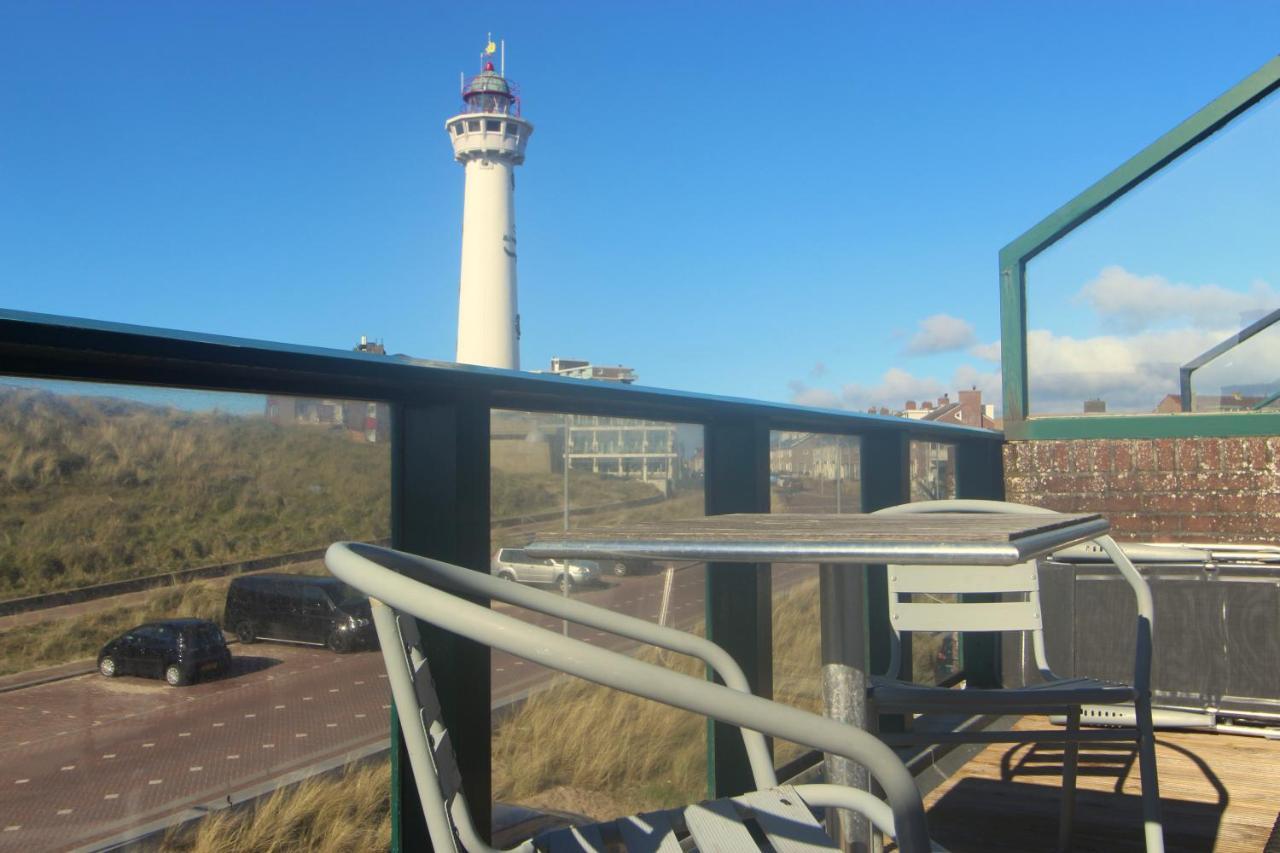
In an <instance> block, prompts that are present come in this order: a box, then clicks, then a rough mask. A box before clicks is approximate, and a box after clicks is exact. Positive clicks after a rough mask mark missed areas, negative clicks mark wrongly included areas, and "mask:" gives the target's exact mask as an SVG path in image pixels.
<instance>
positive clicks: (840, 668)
mask: <svg viewBox="0 0 1280 853" xmlns="http://www.w3.org/2000/svg"><path fill="white" fill-rule="evenodd" d="M1109 529H1110V524H1109V523H1108V522H1107V520H1106V519H1105V518H1103V517H1102V516H1100V515H1097V514H1093V513H1078V514H1066V513H1063V514H1055V515H1030V514H1028V515H1021V514H1014V515H1009V514H989V513H964V512H957V513H936V514H927V515H910V516H903V515H864V514H853V513H850V514H803V515H782V514H779V515H770V514H763V513H736V514H729V515H715V516H707V517H704V518H691V519H682V520H666V521H649V522H638V523H631V524H626V525H621V526H617V527H608V528H603V527H602V528H582V529H576V530H567V531H564V532H556V533H540V534H538V535H537V537H536V538H535V539H534V541H533V542H532V543H530V544H529V545H528V546H527V548H526V550H527V551H528V553H530V554H531V555H534V556H538V557H578V558H589V559H629V558H647V559H654V560H690V561H705V562H708V563H766V562H770V563H773V562H776V563H814V562H816V563H818V564H819V602H820V607H821V613H822V618H821V633H822V693H823V705H824V712H825V713H826V715H827V716H828V717H831V718H833V719H836V720H839V721H841V722H845V723H848V724H850V725H856V726H861V727H865V725H866V691H867V686H868V681H869V673H868V672H867V648H866V643H865V642H864V640H863V635H864V626H863V625H862V623H861V620H862V615H863V613H865V609H864V607H865V601H864V594H863V584H862V583H854V582H851V581H852V580H854V578H853V577H852V574H851V572H850V571H849V568H851V567H853V568H856V567H858V566H868V565H884V564H889V563H898V564H933V565H954V566H957V567H963V566H965V565H976V564H981V565H1003V566H1012V565H1016V564H1018V563H1023V562H1026V561H1027V560H1032V559H1035V558H1037V557H1040V556H1044V555H1045V554H1049V553H1051V552H1053V551H1055V550H1058V549H1059V548H1065V547H1067V546H1069V545H1074V544H1076V543H1079V542H1085V541H1088V540H1090V539H1093V538H1095V537H1098V536H1102V535H1103V534H1105V533H1107V531H1108V530H1109ZM957 570H962V569H960V568H958V569H957ZM827 776H828V780H829V781H833V782H837V783H843V784H852V785H857V786H860V787H862V788H864V789H865V788H866V787H868V781H869V780H868V777H867V774H866V771H865V770H863V769H862V768H860V767H857V766H856V765H851V764H850V763H848V762H845V761H844V760H842V759H836V760H832V759H830V758H829V759H828V761H827ZM842 824H843V829H842V833H841V834H842V835H843V836H844V838H843V839H842V840H843V841H844V842H845V845H846V846H848V845H849V843H850V842H851V841H853V840H854V839H858V840H859V841H858V847H861V846H862V841H861V839H865V838H866V837H867V835H866V833H867V831H868V827H867V826H866V825H865V824H863V825H858V822H845V821H842Z"/></svg>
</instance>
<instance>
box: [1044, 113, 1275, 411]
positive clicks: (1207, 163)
mask: <svg viewBox="0 0 1280 853" xmlns="http://www.w3.org/2000/svg"><path fill="white" fill-rule="evenodd" d="M1278 214H1280V102H1278V101H1277V96H1276V95H1272V96H1270V97H1268V98H1267V99H1266V100H1264V101H1262V102H1260V103H1259V104H1258V105H1257V106H1255V107H1253V108H1252V109H1250V110H1249V111H1248V112H1246V113H1245V114H1244V115H1242V116H1241V117H1240V118H1238V119H1236V120H1235V121H1234V122H1232V123H1231V124H1230V125H1228V126H1227V127H1226V128H1224V129H1223V130H1221V131H1219V132H1218V133H1216V134H1215V135H1213V136H1211V137H1209V139H1208V140H1206V141H1205V142H1202V143H1201V144H1199V145H1198V146H1196V147H1195V148H1193V149H1192V150H1191V151H1190V152H1189V153H1188V154H1185V155H1183V156H1182V157H1180V158H1178V159H1177V160H1176V161H1174V162H1173V163H1172V164H1171V165H1170V166H1167V167H1165V168H1164V169H1163V170H1161V171H1160V172H1158V173H1156V175H1155V176H1154V177H1153V178H1150V179H1148V180H1146V181H1145V182H1143V183H1142V184H1141V185H1139V186H1138V187H1137V188H1136V189H1135V190H1133V191H1132V192H1130V193H1129V194H1127V195H1126V196H1124V197H1122V198H1121V199H1119V200H1118V201H1117V202H1116V203H1115V204H1113V205H1111V206H1110V207H1109V208H1107V209H1106V210H1105V211H1103V212H1102V213H1101V214H1099V215H1098V216H1096V217H1094V218H1093V219H1091V220H1089V221H1088V222H1086V223H1085V224H1084V225H1082V226H1081V227H1080V228H1079V229H1077V230H1076V231H1073V232H1072V233H1071V234H1069V235H1067V236H1066V237H1065V238H1064V239H1063V240H1061V241H1059V242H1058V243H1057V244H1055V245H1054V246H1052V247H1051V248H1050V249H1048V250H1047V251H1046V252H1045V253H1044V254H1042V255H1039V256H1037V257H1036V258H1034V259H1033V260H1032V261H1031V262H1030V263H1029V264H1028V265H1027V284H1026V288H1027V289H1026V295H1027V323H1028V333H1027V362H1028V371H1029V376H1028V383H1029V400H1030V409H1031V413H1032V414H1033V415H1050V414H1072V415H1079V414H1102V413H1115V412H1120V413H1126V412H1127V413H1150V412H1177V411H1180V410H1181V409H1182V405H1181V399H1180V396H1181V395H1180V388H1179V368H1180V367H1181V366H1182V365H1185V364H1187V363H1188V362H1190V361H1191V360H1192V359H1194V358H1196V357H1197V356H1199V355H1200V354H1201V353H1204V352H1206V351H1208V350H1209V349H1210V348H1211V347H1213V346H1215V345H1216V344H1218V343H1219V342H1221V341H1223V340H1225V339H1227V338H1228V337H1230V336H1231V335H1233V334H1235V333H1237V332H1239V331H1240V330H1241V329H1243V328H1245V327H1246V326H1248V325H1250V324H1251V323H1253V322H1254V321H1256V320H1258V319H1259V318H1260V317H1262V316H1264V315H1266V314H1267V313H1269V312H1271V311H1274V310H1276V309H1277V308H1280V252H1278V251H1277V248H1276V246H1277V243H1276V240H1275V234H1274V230H1275V229H1274V222H1275V221H1276V219H1277V215H1278ZM1276 340H1277V338H1276V336H1275V335H1274V334H1272V335H1268V336H1266V337H1265V338H1264V339H1262V340H1258V341H1256V342H1254V344H1253V346H1252V347H1251V349H1252V350H1253V352H1252V353H1251V354H1250V358H1252V359H1253V360H1252V361H1250V362H1248V363H1245V362H1243V361H1241V362H1238V363H1237V364H1236V365H1234V367H1233V368H1232V370H1231V371H1227V370H1226V369H1225V366H1223V368H1222V369H1221V370H1220V378H1219V379H1214V380H1211V379H1210V377H1209V376H1208V375H1205V376H1204V382H1205V384H1206V387H1205V389H1204V391H1203V394H1204V397H1205V399H1203V400H1202V401H1201V403H1200V404H1198V410H1205V411H1211V410H1226V409H1231V408H1233V407H1234V403H1233V402H1232V400H1234V398H1235V396H1236V395H1237V394H1239V395H1240V396H1241V397H1255V396H1259V395H1260V394H1264V392H1265V389H1267V388H1271V387H1272V386H1274V385H1275V384H1276V381H1277V379H1280V370H1276V369H1274V366H1275V365H1276V364H1278V363H1280V361H1278V360H1277V359H1276V358H1275V355H1278V354H1280V353H1272V352H1271V351H1270V350H1269V349H1268V348H1269V347H1274V346H1275V342H1276ZM1239 355H1241V356H1242V357H1243V356H1244V353H1240V354H1239ZM1228 372H1230V374H1231V375H1228ZM1215 384H1216V387H1213V388H1209V387H1207V386H1209V385H1215ZM1255 392H1257V393H1255ZM1265 393H1269V392H1265ZM1213 397H1217V398H1218V399H1217V400H1216V401H1215V400H1213V399H1210V398H1213ZM1223 398H1225V402H1224V400H1223Z"/></svg>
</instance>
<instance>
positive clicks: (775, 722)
mask: <svg viewBox="0 0 1280 853" xmlns="http://www.w3.org/2000/svg"><path fill="white" fill-rule="evenodd" d="M383 561H385V562H386V564H385V565H384V564H383ZM325 564H326V565H327V566H328V567H329V570H330V571H331V572H333V574H335V575H337V576H338V577H339V578H341V579H342V580H344V581H346V582H347V583H348V584H351V585H352V586H354V587H356V588H357V589H359V590H361V591H362V592H364V593H365V594H367V595H369V596H370V597H371V598H374V599H378V600H380V601H382V602H384V603H386V604H387V605H389V606H391V607H394V608H395V609H397V610H400V611H403V612H405V613H409V614H412V615H413V616H415V617H417V618H418V619H421V620H423V621H425V622H429V623H431V624H434V625H437V626H439V627H441V628H443V629H445V630H446V631H450V632H452V633H455V634H458V635H460V636H463V637H467V638H469V639H471V640H474V641H476V642H479V643H483V644H485V645H487V646H490V647H492V648H495V649H498V650H500V651H504V652H507V653H508V654H513V655H516V656H517V657H521V658H524V659H525V660H528V661H532V662H533V663H537V664H540V665H542V666H546V667H549V668H551V669H555V670H559V671H560V672H566V673H569V674H570V675H576V676H578V677H579V678H585V679H587V680H588V681H594V682H596V683H598V684H603V685H605V686H608V687H612V688H614V689H617V690H623V691H625V692H628V693H634V694H635V695H637V696H643V697H645V698H648V699H654V700H657V701H659V702H663V703H664V704H667V705H671V706H673V707H676V708H682V709H684V710H686V711H693V712H695V713H698V714H701V715H703V716H706V717H711V718H713V719H717V720H720V721H722V722H726V723H730V724H732V725H736V726H739V727H741V728H744V729H749V730H752V731H755V732H760V733H763V734H769V735H773V736H775V737H781V738H785V739H787V740H790V741H793V742H795V743H799V744H803V745H805V746H808V747H810V748H812V749H820V750H822V751H824V752H830V753H833V754H835V755H839V756H841V757H843V758H848V759H850V760H852V761H856V762H858V763H860V764H862V765H864V766H865V767H866V768H867V769H868V770H869V771H870V773H871V775H872V776H873V777H874V778H875V780H876V781H877V782H878V783H879V784H880V787H881V788H882V789H883V790H884V792H885V795H886V796H887V798H888V800H889V804H890V807H891V809H892V811H893V817H894V826H895V828H896V829H897V839H898V845H899V848H900V849H901V850H903V851H904V853H926V851H928V850H929V837H928V828H927V825H926V821H925V815H924V803H923V801H922V799H921V797H920V791H919V789H918V788H916V784H915V779H914V778H913V777H912V776H911V773H910V771H908V770H907V768H906V765H904V764H903V763H902V761H901V760H900V759H899V758H898V756H897V754H896V753H894V751H893V750H892V749H890V748H889V747H888V746H886V745H885V744H884V743H882V742H881V741H880V740H878V739H877V738H876V737H875V736H873V735H871V734H870V733H868V732H866V731H863V730H861V729H857V728H853V727H850V726H846V725H843V724H841V723H837V722H836V721H834V720H829V719H827V718H825V717H820V716H818V715H817V714H811V713H809V712H807V711H802V710H800V709H798V708H792V707H789V706H786V705H781V704H779V703H776V702H771V701H769V700H768V699H763V698H761V697H759V696H753V695H751V694H750V693H743V692H741V691H738V690H734V689H733V688H730V687H725V686H722V685H719V684H714V683H711V682H708V681H705V680H702V679H697V678H693V677H691V676H688V675H683V674H681V673H677V672H672V671H671V670H668V669H664V668H662V667H660V666H655V665H653V664H649V663H645V662H643V661H639V660H636V659H635V658H632V657H630V656H628V655H624V654H621V653H619V652H614V651H610V650H608V649H602V648H598V647H596V646H593V645H590V644H587V643H583V642H581V641H579V640H574V639H571V638H569V637H564V636H561V635H560V634H557V633H556V632H554V631H548V630H547V629H545V628H540V627H538V626H536V625H530V624H529V623H526V622H522V621H521V620H519V619H516V618H514V617H512V616H508V615H506V614H505V613H499V612H496V611H493V610H490V609H489V608H487V607H482V606H480V605H477V604H473V603H471V602H468V601H464V600H461V599H459V598H458V597H457V596H455V595H452V594H450V593H448V592H445V591H444V590H441V589H436V588H434V587H433V586H431V585H429V584H428V583H426V582H423V581H415V580H413V579H411V578H409V577H406V576H405V575H404V574H402V573H401V571H400V569H402V568H403V569H407V568H409V567H412V568H413V569H414V572H413V573H414V574H415V575H418V576H420V577H423V578H432V579H436V580H440V579H442V578H443V577H444V576H445V575H447V574H449V572H448V570H449V569H452V570H453V571H463V572H466V571H467V570H465V569H458V568H457V567H450V566H448V564H445V563H440V562H439V561H437V560H429V559H426V558H424V557H416V556H411V555H407V554H401V553H399V552H395V551H390V550H388V549H384V548H377V547H375V546H371V545H360V544H355V543H341V542H340V543H335V544H334V545H331V546H330V547H329V550H328V551H327V552H326V553H325ZM584 606H585V605H584Z"/></svg>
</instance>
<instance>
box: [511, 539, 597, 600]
mask: <svg viewBox="0 0 1280 853" xmlns="http://www.w3.org/2000/svg"><path fill="white" fill-rule="evenodd" d="M489 572H490V573H491V574H494V575H496V576H497V577H500V578H505V579H506V580H512V581H520V582H521V583H537V584H554V585H556V586H558V587H560V588H561V589H565V590H568V589H572V588H573V587H578V586H583V585H584V584H589V583H592V582H594V581H597V580H599V579H600V564H599V563H597V562H596V561H594V560H554V559H549V558H541V557H530V556H529V555H528V553H526V552H525V551H524V550H523V549H521V548H499V549H498V551H497V553H496V554H494V555H493V560H492V561H491V562H490V563H489Z"/></svg>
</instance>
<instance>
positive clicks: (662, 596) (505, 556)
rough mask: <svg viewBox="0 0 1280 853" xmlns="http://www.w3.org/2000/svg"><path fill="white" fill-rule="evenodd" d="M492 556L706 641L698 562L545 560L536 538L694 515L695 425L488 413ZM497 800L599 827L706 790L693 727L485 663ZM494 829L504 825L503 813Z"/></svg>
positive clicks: (699, 723)
mask: <svg viewBox="0 0 1280 853" xmlns="http://www.w3.org/2000/svg"><path fill="white" fill-rule="evenodd" d="M490 428H491V432H490V436H491V441H490V463H491V472H490V494H491V518H492V526H491V540H492V543H493V548H494V551H493V557H492V562H491V565H490V571H492V572H493V573H494V574H496V575H498V576H499V577H502V578H506V579H508V580H510V581H511V582H512V583H523V584H527V585H529V586H532V587H536V588H539V589H545V590H550V591H552V592H555V593H556V594H560V595H567V596H571V597H573V598H576V599H578V600H581V601H584V602H587V603H589V604H594V605H596V606H599V607H605V608H609V609H611V610H616V611H618V612H620V613H626V614H628V615H630V616H636V617H639V618H641V619H647V620H651V621H654V622H657V623H659V624H664V625H668V626H672V627H675V628H680V629H682V630H686V631H692V632H694V633H697V634H703V633H704V630H705V629H704V622H703V613H704V609H705V604H704V592H705V588H706V575H705V566H704V565H703V564H702V563H668V562H657V561H650V560H606V561H593V560H567V561H566V560H550V559H533V558H530V557H529V556H528V555H527V554H526V553H525V552H524V551H523V550H522V549H523V546H524V545H526V544H527V543H528V542H529V541H530V540H531V539H532V538H533V537H534V535H535V534H536V533H538V532H540V531H552V530H567V529H572V528H578V527H607V526H610V525H614V524H625V523H628V522H636V521H650V520H660V519H668V518H692V517H698V516H702V515H703V514H704V504H705V499H704V496H703V485H702V481H703V469H702V459H703V452H702V450H703V438H702V428H701V427H699V426H691V425H689V424H678V423H665V422H657V421H646V420H629V419H625V418H612V417H599V416H595V415H570V414H560V413H552V414H548V413H534V412H516V411H497V410H495V411H494V412H493V413H492V415H491V418H490ZM498 606H499V607H501V609H502V610H503V611H504V612H507V613H510V614H512V615H515V616H517V617H518V618H521V619H526V620H528V621H531V622H534V623H535V624H539V625H542V626H543V627H546V628H549V629H551V630H555V631H558V632H559V631H564V632H567V633H568V634H569V635H570V636H572V637H574V638H577V639H582V640H585V641H586V642H590V643H597V644H600V645H602V646H604V647H606V648H610V649H614V650H617V651H624V652H626V653H628V654H635V655H637V656H639V657H642V658H643V659H645V660H649V661H652V662H657V663H659V664H661V665H664V666H668V667H671V668H673V669H677V670H679V671H681V672H685V673H689V674H695V673H696V674H698V675H699V676H701V674H702V673H703V671H704V668H703V665H702V664H701V663H700V662H695V661H693V660H692V659H689V658H684V657H682V656H680V655H675V654H668V653H662V652H658V651H656V650H654V649H652V648H650V647H647V646H640V645H637V644H636V643H634V642H632V641H629V640H623V639H620V638H617V637H612V636H610V635H608V634H604V633H601V632H599V631H596V630H594V629H589V628H583V627H581V626H578V625H572V624H569V625H566V624H564V623H562V622H561V621H559V620H555V619H551V618H548V617H544V616H541V615H539V614H535V613H533V612H530V611H527V610H524V609H521V608H512V607H508V606H506V605H498ZM491 677H492V682H491V684H492V696H493V703H494V714H493V721H494V728H493V795H494V799H495V801H496V802H497V803H499V804H504V805H524V806H529V807H534V808H539V809H551V810H555V811H560V812H569V813H572V814H576V815H583V816H586V817H590V818H595V819H604V818H608V817H616V816H617V815H620V814H631V813H636V812H642V811H649V810H653V809H655V808H660V807H663V806H669V805H675V804H677V803H687V802H694V801H697V800H699V799H701V798H703V797H705V795H706V794H705V791H706V722H705V720H704V719H703V718H701V717H699V716H696V715H693V714H688V713H685V712H683V711H679V710H676V709H673V708H670V707H667V706H663V705H658V704H656V703H653V702H649V701H647V700H643V699H638V698H636V697H633V696H625V695H622V694H620V693H618V692H616V691H612V690H610V689H608V688H604V687H599V686H597V685H593V684H589V683H586V682H583V681H579V680H577V679H573V678H569V677H567V676H566V677H557V676H556V674H555V673H552V672H550V671H549V670H546V669H544V668H542V667H539V666H536V665H535V664H532V663H528V662H527V661H524V660H522V659H520V658H517V657H513V656H511V655H507V654H504V653H502V652H494V653H493V657H492V674H491ZM495 820H496V821H498V822H501V821H502V820H503V815H502V809H501V806H499V807H498V808H496V809H495Z"/></svg>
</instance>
